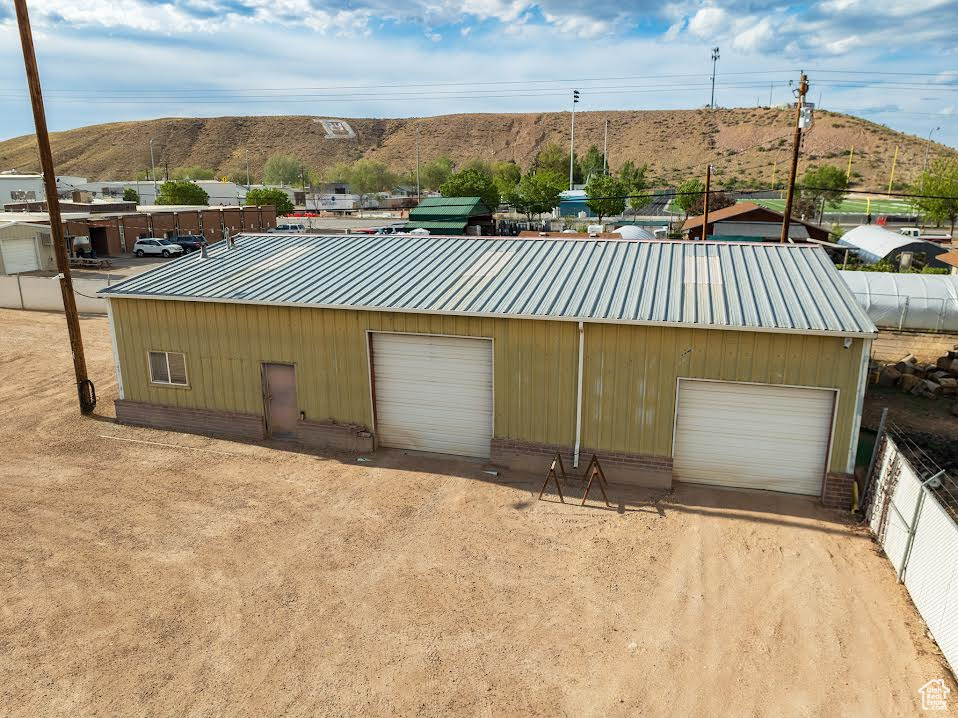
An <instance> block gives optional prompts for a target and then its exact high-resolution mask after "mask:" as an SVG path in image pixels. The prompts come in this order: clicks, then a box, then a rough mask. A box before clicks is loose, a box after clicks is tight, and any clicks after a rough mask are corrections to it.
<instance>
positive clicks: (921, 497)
mask: <svg viewBox="0 0 958 718" xmlns="http://www.w3.org/2000/svg"><path fill="white" fill-rule="evenodd" d="M944 475H945V470H944V469H942V470H941V471H939V472H938V473H937V474H935V475H934V476H932V477H931V478H929V479H926V480H925V481H922V482H921V484H920V485H919V489H918V499H917V500H916V501H915V513H914V515H913V516H912V518H911V526H909V527H908V542H907V543H906V544H905V553H904V554H903V555H902V558H901V567H900V568H899V569H898V583H904V582H905V569H906V568H908V560H909V559H910V558H911V549H912V547H913V546H914V545H915V533H916V532H917V531H918V519H919V518H921V509H922V507H923V506H924V505H925V493H926V491H927V489H926V488H925V487H926V486H928V484H930V483H931V482H932V481H938V480H940V479H941V477H942V476H944Z"/></svg>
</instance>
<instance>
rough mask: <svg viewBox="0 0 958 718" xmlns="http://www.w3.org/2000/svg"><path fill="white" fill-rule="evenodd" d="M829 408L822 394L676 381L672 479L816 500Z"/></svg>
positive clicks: (831, 397)
mask: <svg viewBox="0 0 958 718" xmlns="http://www.w3.org/2000/svg"><path fill="white" fill-rule="evenodd" d="M834 402H835V392H833V391H829V390H827V389H806V388H797V387H785V386H775V385H771V384H737V383H734V382H722V381H690V380H680V381H679V394H678V405H677V406H676V417H675V446H674V447H673V452H672V453H673V457H672V461H673V474H674V475H675V478H676V479H679V480H680V481H690V482H694V483H700V484H717V485H720V486H736V487H740V488H750V489H768V490H771V491H784V492H787V493H793V494H808V495H812V496H818V495H819V494H821V490H822V478H823V476H824V473H825V464H826V461H827V457H828V446H829V441H830V438H831V430H832V414H833V409H834Z"/></svg>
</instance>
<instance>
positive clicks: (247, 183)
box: [246, 149, 250, 189]
mask: <svg viewBox="0 0 958 718" xmlns="http://www.w3.org/2000/svg"><path fill="white" fill-rule="evenodd" d="M249 187H250V184H249V149H247V150H246V189H249Z"/></svg>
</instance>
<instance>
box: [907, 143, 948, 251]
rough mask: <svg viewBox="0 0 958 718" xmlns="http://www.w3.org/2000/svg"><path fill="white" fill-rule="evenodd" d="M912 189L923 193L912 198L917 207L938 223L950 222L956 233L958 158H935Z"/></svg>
mask: <svg viewBox="0 0 958 718" xmlns="http://www.w3.org/2000/svg"><path fill="white" fill-rule="evenodd" d="M911 190H912V193H913V194H916V195H921V196H919V197H914V198H913V199H912V200H911V202H912V205H913V206H914V207H915V209H916V210H917V211H918V212H919V213H921V214H922V215H923V216H924V217H926V218H927V219H930V220H932V221H933V222H935V223H936V224H940V223H941V222H950V223H951V234H952V235H954V234H955V221H956V220H958V160H955V159H953V158H949V157H941V158H939V159H937V160H935V161H934V162H932V163H931V166H930V167H929V168H928V169H927V170H925V171H924V172H922V173H921V174H920V175H918V180H917V181H916V182H915V184H914V185H912V188H911Z"/></svg>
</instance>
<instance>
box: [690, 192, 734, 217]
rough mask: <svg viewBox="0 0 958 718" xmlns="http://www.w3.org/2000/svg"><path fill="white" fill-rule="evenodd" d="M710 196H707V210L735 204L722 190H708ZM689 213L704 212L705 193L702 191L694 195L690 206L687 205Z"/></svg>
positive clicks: (711, 210) (710, 210) (712, 210)
mask: <svg viewBox="0 0 958 718" xmlns="http://www.w3.org/2000/svg"><path fill="white" fill-rule="evenodd" d="M709 194H710V195H711V197H709V212H710V213H711V212H714V211H716V210H719V209H724V208H726V207H731V206H732V205H733V204H735V200H734V199H732V198H731V197H729V196H728V195H727V194H725V193H724V192H715V191H714V190H713V191H712V192H709ZM689 213H690V214H705V193H704V192H703V193H702V194H700V195H696V197H695V201H694V202H692V206H691V207H689ZM709 224H711V222H709Z"/></svg>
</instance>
